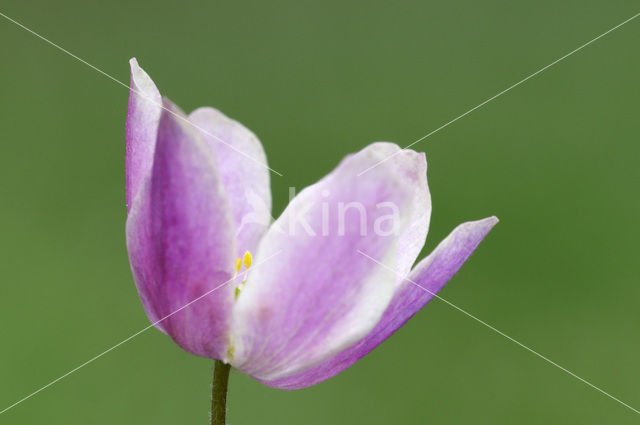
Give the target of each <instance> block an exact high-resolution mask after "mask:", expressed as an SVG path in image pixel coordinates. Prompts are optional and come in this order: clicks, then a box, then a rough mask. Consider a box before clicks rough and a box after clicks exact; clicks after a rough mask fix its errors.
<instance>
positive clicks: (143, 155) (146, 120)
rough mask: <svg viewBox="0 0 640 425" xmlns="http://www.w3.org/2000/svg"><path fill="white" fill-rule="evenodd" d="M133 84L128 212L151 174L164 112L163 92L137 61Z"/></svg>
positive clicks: (127, 165) (129, 116)
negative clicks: (161, 113) (160, 122)
mask: <svg viewBox="0 0 640 425" xmlns="http://www.w3.org/2000/svg"><path fill="white" fill-rule="evenodd" d="M129 64H130V66H131V83H130V87H131V89H130V91H129V108H128V111H127V124H126V131H125V137H126V147H125V152H126V153H125V170H126V177H125V181H126V201H127V211H129V210H131V205H132V204H133V199H134V198H135V196H136V194H137V193H138V191H139V190H140V188H141V187H142V185H143V183H144V180H145V178H147V176H148V175H149V173H150V172H151V165H152V163H153V152H154V150H155V144H156V133H157V131H158V121H159V120H160V111H161V110H162V107H161V105H162V99H161V97H160V92H159V91H158V89H157V88H156V85H155V84H154V83H153V80H151V78H150V77H149V76H148V75H147V73H146V72H144V70H143V69H142V68H140V67H139V66H138V61H136V59H135V58H133V59H131V60H130V61H129Z"/></svg>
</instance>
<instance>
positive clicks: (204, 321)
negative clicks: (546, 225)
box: [127, 101, 236, 358]
mask: <svg viewBox="0 0 640 425" xmlns="http://www.w3.org/2000/svg"><path fill="white" fill-rule="evenodd" d="M164 106H165V108H166V110H163V111H162V115H161V118H160V123H159V127H158V138H157V144H156V148H155V154H154V161H153V169H152V172H151V174H150V177H149V178H148V179H147V181H146V184H145V185H144V187H143V189H141V191H140V193H139V194H138V195H137V196H136V198H135V200H134V202H133V207H132V208H131V211H130V213H129V217H128V220H127V248H128V251H129V258H130V261H131V266H132V270H133V275H134V278H135V281H136V286H137V288H138V292H139V293H140V298H141V299H142V302H143V305H144V307H145V310H146V311H147V314H148V316H149V318H150V320H151V321H152V322H156V321H158V320H160V319H163V318H165V317H167V316H169V317H167V318H166V319H165V320H163V321H162V322H161V323H159V324H158V325H157V326H158V327H160V328H162V329H163V330H164V331H165V332H166V333H168V334H169V335H170V336H171V338H173V340H174V341H175V342H176V343H177V344H178V345H180V346H181V347H182V348H183V349H185V350H187V351H189V352H191V353H193V354H197V355H200V356H205V357H211V358H222V357H223V355H224V353H225V352H226V350H227V344H228V330H229V320H230V316H231V314H230V313H231V308H232V306H233V285H231V284H226V283H227V282H230V279H232V278H233V276H234V270H235V269H234V260H235V251H236V247H235V234H234V233H235V226H234V224H233V219H232V217H231V213H230V210H229V202H228V199H227V197H226V193H225V190H224V187H223V185H222V182H221V180H220V176H219V175H218V171H217V169H216V164H215V161H214V159H213V155H212V154H211V151H210V150H209V149H208V148H207V146H206V145H205V142H204V141H203V140H201V138H200V134H199V133H198V132H197V130H195V129H194V128H193V126H192V125H191V124H189V123H187V122H186V118H185V116H184V114H183V113H182V112H181V111H180V110H178V109H177V108H176V107H175V106H173V105H172V104H170V103H168V102H167V101H165V102H164ZM216 288H217V289H216ZM204 294H208V295H206V296H204V297H203V298H201V299H199V300H198V301H195V302H194V300H196V299H198V298H199V297H201V296H203V295H204ZM191 302H193V303H192V304H189V303H191ZM187 305H188V306H187ZM185 306H186V307H185ZM174 313H175V314H174Z"/></svg>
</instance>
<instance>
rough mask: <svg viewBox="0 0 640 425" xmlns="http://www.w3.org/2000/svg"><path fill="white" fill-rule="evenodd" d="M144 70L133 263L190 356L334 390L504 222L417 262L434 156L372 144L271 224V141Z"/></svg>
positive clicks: (134, 75) (132, 132)
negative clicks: (181, 98) (266, 146)
mask: <svg viewBox="0 0 640 425" xmlns="http://www.w3.org/2000/svg"><path fill="white" fill-rule="evenodd" d="M130 64H131V93H130V98H129V110H128V116H127V124H126V199H127V211H128V218H127V225H126V234H127V248H128V251H129V258H130V262H131V267H132V270H133V276H134V279H135V283H136V286H137V289H138V292H139V294H140V298H141V300H142V304H143V306H144V309H145V311H146V313H147V315H148V317H149V319H150V320H151V321H152V322H153V323H154V324H155V326H156V327H157V328H158V329H160V330H161V331H162V332H164V333H166V334H167V335H168V336H170V337H171V338H172V339H173V341H175V342H176V344H178V345H179V346H180V347H182V348H183V349H184V350H186V351H188V352H190V353H193V354H195V355H198V356H203V357H208V358H212V359H217V360H220V361H222V362H224V363H225V364H230V365H231V366H233V367H235V368H236V369H238V370H239V371H241V372H243V373H246V374H248V375H250V376H252V377H254V378H255V379H257V380H258V381H260V382H263V383H264V384H266V385H269V386H272V387H276V388H283V389H296V388H303V387H308V386H310V385H314V384H316V383H318V382H321V381H323V380H325V379H327V378H330V377H332V376H334V375H335V374H337V373H339V372H341V371H342V370H344V369H346V368H347V367H349V366H351V365H352V364H353V363H355V362H356V361H358V360H359V359H360V358H362V357H363V356H365V355H366V354H367V353H369V352H370V351H371V350H373V349H374V348H375V347H376V346H378V345H379V344H380V343H381V342H382V341H384V340H385V339H387V338H388V337H389V336H390V335H391V334H393V333H394V332H395V331H396V330H397V329H398V328H400V327H401V326H402V325H403V324H404V323H405V322H406V321H407V320H409V319H410V318H411V317H412V316H413V315H414V314H416V313H417V312H418V311H419V310H420V309H421V308H422V307H424V306H425V304H427V303H428V302H429V301H430V300H431V299H432V298H433V296H434V294H435V293H437V292H438V291H439V290H440V289H442V287H443V286H444V285H445V284H446V283H447V282H448V281H449V279H451V277H452V276H453V275H454V274H455V273H456V272H457V271H458V269H459V268H460V267H461V266H462V264H464V262H465V261H466V260H467V258H469V256H470V255H471V253H472V252H473V251H474V250H475V248H476V247H477V246H478V244H479V243H480V242H481V241H482V239H483V238H484V237H485V236H486V235H487V233H488V232H489V231H490V230H491V228H492V227H493V226H494V225H495V224H496V223H497V221H498V220H497V219H496V218H495V217H489V218H485V219H483V220H479V221H472V222H467V223H464V224H461V225H459V226H458V227H457V228H456V229H454V230H453V232H452V233H451V234H450V235H449V236H447V238H446V239H444V240H443V241H442V242H441V243H440V244H439V245H438V247H437V248H436V249H435V250H434V251H433V252H432V253H431V254H430V255H429V256H428V257H426V258H424V259H422V260H421V261H420V262H419V263H418V264H417V265H416V266H415V267H413V268H412V265H413V264H414V262H415V260H416V258H417V256H418V254H419V253H420V251H421V249H422V248H423V246H424V243H425V240H426V236H427V230H428V226H429V218H430V215H431V199H430V195H429V190H428V186H427V177H426V169H427V163H426V159H425V155H424V154H423V153H417V152H414V151H412V150H402V149H400V148H399V147H398V146H397V145H395V144H391V143H373V144H371V145H369V146H367V147H365V148H364V149H362V150H361V151H360V152H357V153H355V154H352V155H349V156H347V157H345V158H344V159H343V160H342V161H341V162H340V163H339V164H338V166H337V167H336V168H335V169H334V170H333V171H331V172H330V173H329V174H327V175H326V176H325V177H323V178H322V179H320V180H319V181H318V182H317V183H315V184H313V185H311V186H309V187H307V188H306V189H304V190H303V191H302V192H300V193H299V194H298V195H297V196H296V197H295V198H294V199H293V200H292V201H291V202H290V204H289V205H288V206H287V208H286V209H285V210H284V212H283V213H282V215H281V216H280V217H279V218H278V219H277V220H275V221H274V222H272V220H271V216H270V212H271V193H270V189H269V171H268V168H267V167H266V156H265V153H264V150H263V148H262V145H261V144H260V142H259V140H258V138H257V137H256V136H255V135H254V134H253V133H252V132H251V131H249V130H248V129H247V128H245V127H244V126H243V125H242V124H240V123H238V122H236V121H234V120H232V119H229V118H227V117H226V116H225V115H223V114H222V113H221V112H219V111H218V110H216V109H213V108H208V107H203V108H199V109H196V110H195V111H194V112H192V113H191V114H189V115H185V114H184V113H183V112H182V111H181V110H180V109H178V108H177V107H176V106H175V105H173V104H172V103H171V102H169V101H168V100H166V99H163V98H162V97H161V95H160V92H159V91H158V89H157V88H156V86H155V84H154V83H153V81H152V80H151V78H150V77H149V76H148V75H147V74H146V73H145V72H144V71H143V70H142V69H141V68H140V67H139V66H138V63H137V62H136V60H135V59H132V60H131V62H130ZM374 165H375V166H374ZM372 166H374V167H373V168H371V167H372ZM367 169H369V170H368V171H367V172H366V173H364V174H362V175H359V174H361V172H362V171H363V170H367ZM252 254H253V255H252ZM252 263H253V265H252ZM389 268H391V269H392V270H395V272H390V271H389ZM203 294H206V296H203ZM194 300H197V301H195V302H194ZM185 306H186V307H185Z"/></svg>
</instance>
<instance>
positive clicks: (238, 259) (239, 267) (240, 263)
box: [236, 258, 242, 274]
mask: <svg viewBox="0 0 640 425" xmlns="http://www.w3.org/2000/svg"><path fill="white" fill-rule="evenodd" d="M241 268H242V260H241V259H240V258H236V274H238V272H239V271H240V269H241Z"/></svg>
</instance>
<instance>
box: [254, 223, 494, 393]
mask: <svg viewBox="0 0 640 425" xmlns="http://www.w3.org/2000/svg"><path fill="white" fill-rule="evenodd" d="M497 222H498V219H497V218H495V217H489V218H485V219H483V220H479V221H471V222H467V223H464V224H461V225H460V226H458V227H456V229H455V230H453V232H451V234H449V236H447V238H446V239H444V240H443V241H442V242H440V244H439V245H438V247H437V248H436V249H435V250H434V251H433V252H432V253H431V254H430V255H429V256H428V257H426V258H425V259H424V260H422V261H421V262H420V263H419V264H418V265H417V266H416V267H415V269H414V270H413V271H412V272H411V274H410V275H409V277H408V279H405V280H404V281H403V283H402V284H401V285H400V287H398V288H397V289H396V293H395V294H394V296H393V300H392V301H391V303H390V304H389V306H388V307H387V310H386V311H385V313H384V315H383V316H382V319H381V320H380V322H379V323H378V324H377V325H376V327H375V328H374V329H373V331H371V332H370V333H369V334H368V335H367V336H366V337H365V338H363V339H362V340H360V341H359V342H358V343H356V344H354V345H352V346H351V347H349V348H347V349H346V350H344V351H342V352H341V353H339V354H337V355H336V356H334V357H332V358H330V359H328V360H326V361H325V362H323V363H321V364H319V365H318V366H316V367H314V368H312V369H309V370H307V371H304V372H302V373H300V374H297V375H295V376H290V377H287V378H284V379H277V380H262V382H263V383H265V384H266V385H269V386H272V387H276V388H282V389H290V390H293V389H298V388H304V387H308V386H311V385H314V384H317V383H319V382H322V381H324V380H325V379H329V378H331V377H332V376H334V375H336V374H338V373H340V372H342V371H343V370H345V369H346V368H348V367H349V366H351V365H352V364H354V363H355V362H357V361H358V360H360V359H361V358H362V357H364V356H365V355H367V354H368V353H369V352H370V351H371V350H373V349H374V348H376V347H377V346H378V345H380V343H382V342H383V341H384V340H386V339H387V338H388V337H389V336H391V335H392V334H393V333H394V332H395V331H397V330H398V329H399V328H400V327H402V325H404V324H405V323H406V322H407V321H408V320H409V319H410V318H411V317H413V315H414V314H416V313H417V312H418V311H419V310H420V309H421V308H422V307H424V306H425V305H426V304H427V303H428V302H429V301H431V299H432V298H433V297H434V294H437V293H438V292H439V291H440V290H441V289H442V288H443V287H444V285H445V284H446V283H447V282H448V281H449V280H450V279H451V278H452V277H453V275H454V274H455V273H456V272H457V271H458V270H459V269H460V267H462V265H463V264H464V263H465V261H466V260H467V259H468V258H469V256H471V254H472V253H473V251H474V250H475V249H476V247H477V246H478V245H479V244H480V242H481V241H482V240H483V239H484V237H485V236H486V235H487V234H488V233H489V231H490V230H491V229H492V228H493V226H494V225H495V224H496V223H497ZM389 272H390V273H391V271H389ZM423 288H424V289H423Z"/></svg>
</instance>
